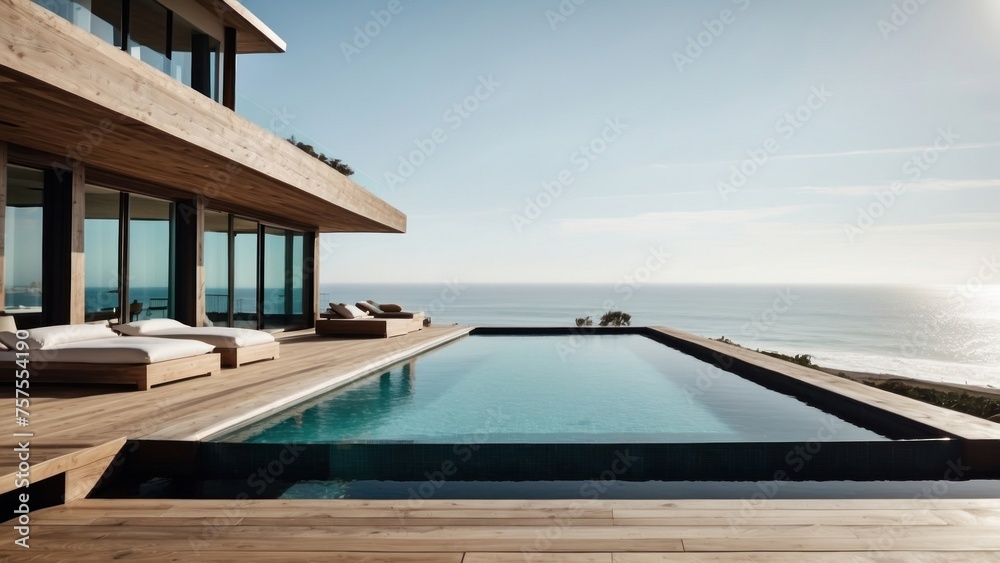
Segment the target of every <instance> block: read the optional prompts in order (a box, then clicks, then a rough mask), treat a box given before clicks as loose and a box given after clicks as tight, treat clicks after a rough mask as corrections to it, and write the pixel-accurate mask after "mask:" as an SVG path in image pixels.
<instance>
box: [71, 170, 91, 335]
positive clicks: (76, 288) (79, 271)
mask: <svg viewBox="0 0 1000 563" xmlns="http://www.w3.org/2000/svg"><path fill="white" fill-rule="evenodd" d="M86 174H87V171H86V167H85V166H84V164H83V163H82V162H77V163H76V164H75V165H74V166H73V181H72V185H71V186H70V198H71V199H70V233H69V235H70V241H69V246H70V256H69V322H70V323H71V324H77V323H82V322H84V321H85V320H86V318H85V317H86V316H87V303H86V301H87V273H86V266H85V264H84V240H83V232H84V222H85V221H86V218H87V196H86V190H85V186H86V183H87V176H86Z"/></svg>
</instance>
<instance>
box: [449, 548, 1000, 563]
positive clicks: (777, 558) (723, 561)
mask: <svg viewBox="0 0 1000 563" xmlns="http://www.w3.org/2000/svg"><path fill="white" fill-rule="evenodd" d="M997 560H998V557H997V554H996V553H994V552H990V551H978V552H977V551H966V552H962V553H948V554H942V553H929V552H922V551H887V552H878V551H876V552H869V551H855V552H850V551H847V552H844V551H840V552H834V553H822V552H819V551H810V552H796V553H787V552H776V551H741V552H731V553H615V554H613V557H612V561H613V563H673V562H681V563H699V562H705V561H712V562H716V563H737V562H740V563H746V562H751V561H768V562H773V563H802V562H803V561H810V562H817V563H826V562H831V563H841V562H843V561H853V562H862V561H892V562H894V563H902V562H906V563H931V562H933V563H943V562H945V561H947V562H949V563H951V562H959V561H961V562H972V561H997ZM522 561H523V560H522ZM467 562H468V559H466V563H467Z"/></svg>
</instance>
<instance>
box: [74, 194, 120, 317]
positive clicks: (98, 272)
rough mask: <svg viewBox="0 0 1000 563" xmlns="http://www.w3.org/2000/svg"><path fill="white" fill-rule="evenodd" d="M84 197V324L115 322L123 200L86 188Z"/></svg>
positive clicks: (116, 195) (113, 195)
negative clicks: (105, 321)
mask: <svg viewBox="0 0 1000 563" xmlns="http://www.w3.org/2000/svg"><path fill="white" fill-rule="evenodd" d="M84 197H85V204H84V206H85V209H86V211H85V219H84V223H83V228H84V233H83V240H84V256H85V257H86V268H85V283H84V286H85V297H84V302H85V307H86V311H87V314H86V320H87V321H100V320H113V319H118V318H119V315H118V308H119V292H120V291H121V275H120V272H121V261H120V255H121V251H120V245H119V241H120V234H121V233H120V229H121V217H120V210H121V197H122V196H121V193H120V192H118V191H116V190H109V189H106V188H99V187H97V186H90V185H87V186H85V187H84Z"/></svg>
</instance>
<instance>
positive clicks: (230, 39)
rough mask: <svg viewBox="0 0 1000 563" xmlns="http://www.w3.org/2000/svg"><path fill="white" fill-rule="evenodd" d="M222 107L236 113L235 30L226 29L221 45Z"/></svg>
mask: <svg viewBox="0 0 1000 563" xmlns="http://www.w3.org/2000/svg"><path fill="white" fill-rule="evenodd" d="M222 105H224V106H226V107H227V108H229V109H231V110H233V111H236V30H235V29H234V28H232V27H227V28H226V36H225V38H224V42H223V45H222Z"/></svg>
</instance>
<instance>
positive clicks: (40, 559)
mask: <svg viewBox="0 0 1000 563" xmlns="http://www.w3.org/2000/svg"><path fill="white" fill-rule="evenodd" d="M2 556H3V552H0V557H2ZM24 556H25V555H24V554H17V553H15V554H13V555H12V559H11V561H31V562H32V563H65V562H66V561H73V562H77V561H80V562H85V563H90V562H101V563H104V562H106V561H142V562H145V563H167V562H172V563H187V562H189V561H192V560H196V561H200V562H206V563H232V562H234V561H238V562H240V563H328V562H332V563H338V562H342V563H462V553H461V552H457V553H456V552H453V553H403V552H396V553H364V552H357V551H355V552H344V551H311V552H304V551H298V552H296V551H250V552H247V551H233V552H225V551H223V552H201V553H199V554H198V555H197V556H196V558H194V557H192V555H191V554H190V553H189V552H186V551H174V552H160V551H149V550H140V549H123V550H118V551H75V550H67V551H49V552H44V553H37V554H33V555H30V558H23V557H24ZM609 561H610V558H609Z"/></svg>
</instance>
